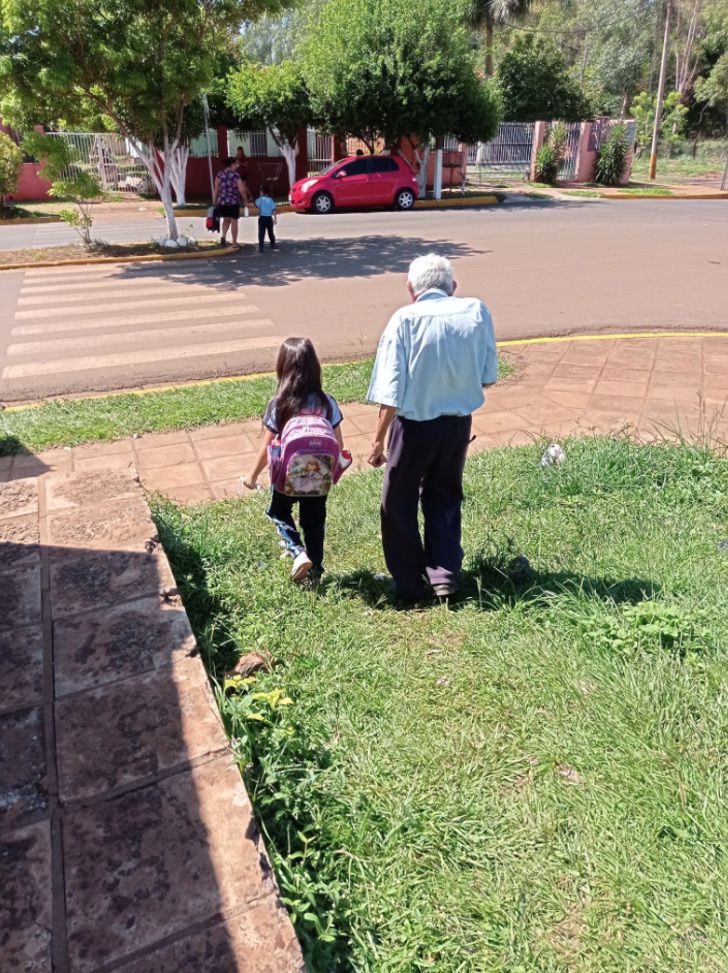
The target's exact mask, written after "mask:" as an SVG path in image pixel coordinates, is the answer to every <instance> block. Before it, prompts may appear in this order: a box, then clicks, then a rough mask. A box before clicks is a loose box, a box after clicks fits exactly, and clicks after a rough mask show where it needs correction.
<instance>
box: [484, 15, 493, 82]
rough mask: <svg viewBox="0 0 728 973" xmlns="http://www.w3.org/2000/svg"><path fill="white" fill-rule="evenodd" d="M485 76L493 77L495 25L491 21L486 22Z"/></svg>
mask: <svg viewBox="0 0 728 973" xmlns="http://www.w3.org/2000/svg"><path fill="white" fill-rule="evenodd" d="M485 76H486V78H492V77H493V24H492V22H491V21H490V20H486V22H485Z"/></svg>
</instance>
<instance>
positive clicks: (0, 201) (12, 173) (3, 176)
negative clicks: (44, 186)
mask: <svg viewBox="0 0 728 973" xmlns="http://www.w3.org/2000/svg"><path fill="white" fill-rule="evenodd" d="M22 161H23V153H22V152H21V150H20V149H19V148H18V146H17V145H16V144H15V142H13V140H12V139H11V138H10V136H9V135H6V134H5V133H4V132H0V209H2V208H4V206H5V197H6V196H10V195H12V193H14V192H15V190H16V188H17V185H18V176H19V174H20V166H21V163H22Z"/></svg>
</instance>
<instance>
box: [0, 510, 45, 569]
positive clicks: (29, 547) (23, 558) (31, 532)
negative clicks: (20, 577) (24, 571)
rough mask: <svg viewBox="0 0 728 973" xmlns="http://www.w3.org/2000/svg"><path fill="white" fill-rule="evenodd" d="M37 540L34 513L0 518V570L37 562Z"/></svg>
mask: <svg viewBox="0 0 728 973" xmlns="http://www.w3.org/2000/svg"><path fill="white" fill-rule="evenodd" d="M39 540H40V537H39V534H38V517H37V515H36V514H26V515H25V516H23V515H21V516H20V517H4V518H2V519H0V571H4V570H6V569H8V568H13V569H16V568H21V567H30V566H32V565H36V564H39V563H40V546H39V543H38V542H39Z"/></svg>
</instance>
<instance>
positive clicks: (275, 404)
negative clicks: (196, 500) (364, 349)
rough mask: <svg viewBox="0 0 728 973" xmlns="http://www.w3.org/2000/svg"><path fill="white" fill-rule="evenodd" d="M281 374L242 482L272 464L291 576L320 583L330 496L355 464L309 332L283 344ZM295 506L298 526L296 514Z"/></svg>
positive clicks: (274, 499) (272, 512) (275, 517)
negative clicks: (253, 459)
mask: <svg viewBox="0 0 728 973" xmlns="http://www.w3.org/2000/svg"><path fill="white" fill-rule="evenodd" d="M276 375H277V377H278V387H277V389H276V394H275V395H274V397H273V398H272V399H271V400H270V402H269V403H268V406H267V408H266V410H265V414H264V416H263V427H264V442H263V445H262V447H261V450H260V452H259V454H258V457H257V459H256V463H255V466H254V468H253V470H252V471H251V472H250V473H249V474H248V476H246V477H244V478H243V483H244V484H245V486H246V487H247V488H248V489H250V490H253V489H255V487H256V483H257V480H258V477H259V476H260V474H261V472H262V471H263V469H264V468H265V466H266V464H268V467H269V473H270V481H271V504H270V507H269V509H268V516H269V517H270V519H271V520H272V521H273V524H274V525H275V527H276V530H277V531H278V534H279V535H280V538H281V544H282V546H283V547H284V548H285V550H286V552H287V553H288V554H290V556H291V557H293V566H292V568H291V578H292V579H293V581H296V582H302V581H306V580H313V581H315V580H318V579H319V578H320V577H321V575H322V574H323V570H324V567H323V557H324V534H325V528H326V501H327V498H328V494H329V492H330V490H331V488H332V486H333V485H334V484H335V483H337V482H338V481H339V479H340V477H341V475H342V473H343V472H344V470H345V469H347V468H348V467H349V466H350V465H351V454H350V453H348V452H347V451H346V450H345V449H344V439H343V436H342V434H341V422H342V415H341V409H340V408H339V405H338V403H337V402H336V399H334V398H333V396H331V395H327V394H326V393H325V392H324V390H323V388H322V386H321V365H320V363H319V360H318V356H317V355H316V350H315V349H314V346H313V344H312V343H311V341H310V340H309V339H308V338H288V339H286V341H284V342H283V344H282V345H281V348H280V351H279V353H278V360H277V362H276ZM296 505H298V516H299V523H300V530H299V527H298V526H297V524H296V522H295V520H294V518H293V510H294V507H295V506H296ZM301 535H303V537H302V536H301Z"/></svg>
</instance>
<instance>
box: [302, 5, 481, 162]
mask: <svg viewBox="0 0 728 973" xmlns="http://www.w3.org/2000/svg"><path fill="white" fill-rule="evenodd" d="M301 57H302V64H303V75H304V78H305V81H306V84H307V86H308V89H309V92H310V97H311V107H312V110H313V113H314V116H315V118H316V119H317V121H318V123H319V124H320V125H321V126H322V127H323V128H324V129H326V130H327V131H330V132H333V133H334V134H338V135H355V136H358V137H359V138H361V139H363V140H364V141H365V142H367V143H368V144H370V145H371V144H373V142H374V140H375V139H376V138H377V137H381V138H383V139H384V142H385V144H387V145H393V144H394V143H395V142H396V141H397V140H398V139H399V138H400V137H402V136H405V135H414V134H416V135H418V136H434V137H436V138H437V137H441V136H444V135H447V134H452V135H456V136H459V137H463V138H467V139H468V140H473V141H475V140H477V139H483V140H485V139H488V138H490V137H491V136H492V135H493V133H494V131H495V127H496V124H497V121H498V105H497V99H496V97H495V94H494V92H493V90H492V89H491V87H490V86H489V85H488V84H487V83H484V82H483V81H482V80H481V79H480V78H478V77H477V75H476V72H475V63H474V54H473V51H472V48H471V45H470V41H469V37H468V32H467V29H466V28H465V26H464V25H463V23H462V12H461V11H460V10H459V8H458V7H457V6H454V5H453V4H452V3H450V2H447V0H432V2H429V3H427V4H426V5H420V4H416V3H413V2H412V0H330V2H329V3H328V4H327V5H326V6H325V7H324V8H323V10H322V12H321V15H320V17H319V18H318V20H317V21H316V24H315V28H314V29H312V30H311V31H310V32H309V35H308V38H307V40H306V42H305V43H304V44H303V45H302V49H301Z"/></svg>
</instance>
